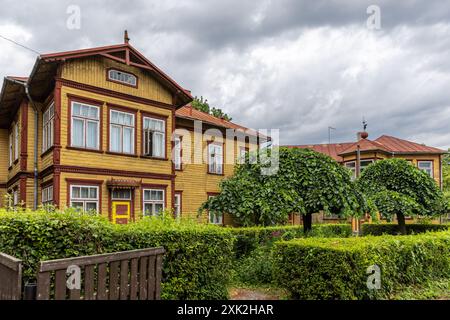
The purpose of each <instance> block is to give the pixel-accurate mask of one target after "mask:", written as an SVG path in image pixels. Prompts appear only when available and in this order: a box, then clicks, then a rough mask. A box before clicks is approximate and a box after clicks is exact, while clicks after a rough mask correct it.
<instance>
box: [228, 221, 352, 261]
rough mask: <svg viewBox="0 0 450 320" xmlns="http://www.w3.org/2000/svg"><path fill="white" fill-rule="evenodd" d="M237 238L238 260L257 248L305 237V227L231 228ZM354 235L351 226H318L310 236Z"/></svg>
mask: <svg viewBox="0 0 450 320" xmlns="http://www.w3.org/2000/svg"><path fill="white" fill-rule="evenodd" d="M229 230H230V231H231V232H232V233H233V234H234V236H235V237H236V242H235V245H234V253H235V255H236V258H240V257H242V256H245V255H247V254H250V253H251V252H252V251H253V250H255V249H256V248H257V247H259V246H262V245H268V244H270V243H272V242H274V241H277V240H281V239H282V240H290V239H294V238H300V237H303V235H304V233H303V227H302V226H301V225H296V226H277V227H248V228H229ZM351 234H352V230H351V225H350V224H317V225H313V230H312V232H311V233H310V234H309V236H313V237H349V236H350V235H351Z"/></svg>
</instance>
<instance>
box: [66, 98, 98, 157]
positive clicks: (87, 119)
mask: <svg viewBox="0 0 450 320" xmlns="http://www.w3.org/2000/svg"><path fill="white" fill-rule="evenodd" d="M75 103H77V104H80V105H81V106H87V107H90V108H95V109H97V111H98V112H97V115H98V117H97V119H93V118H89V116H88V117H83V116H78V115H74V114H73V109H74V108H73V105H74V104H75ZM100 112H101V109H100V107H99V106H94V105H91V104H87V103H83V102H78V101H72V104H71V106H70V114H71V119H70V125H71V127H70V131H71V132H70V146H71V147H75V148H81V149H87V150H100V119H101V115H100ZM74 119H77V120H81V121H83V138H84V139H83V145H81V146H79V145H75V144H74V139H73V137H74V135H73V131H74V125H73V122H74ZM89 122H90V123H96V124H97V147H96V148H91V147H88V146H87V140H88V139H87V133H88V129H87V124H88V123H89Z"/></svg>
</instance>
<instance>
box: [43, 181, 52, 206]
mask: <svg viewBox="0 0 450 320" xmlns="http://www.w3.org/2000/svg"><path fill="white" fill-rule="evenodd" d="M41 202H42V204H44V205H45V204H53V185H50V186H48V187H45V188H42V201H41Z"/></svg>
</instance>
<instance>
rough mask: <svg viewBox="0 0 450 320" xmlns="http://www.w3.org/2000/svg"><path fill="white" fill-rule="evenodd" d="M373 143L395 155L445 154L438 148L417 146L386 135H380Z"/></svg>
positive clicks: (417, 144)
mask: <svg viewBox="0 0 450 320" xmlns="http://www.w3.org/2000/svg"><path fill="white" fill-rule="evenodd" d="M375 141H376V142H378V143H381V144H382V145H384V146H385V147H386V148H388V149H389V150H390V151H391V152H395V153H440V154H442V153H446V151H444V150H441V149H438V148H434V147H429V146H426V145H424V144H419V143H416V142H412V141H408V140H404V139H400V138H395V137H391V136H387V135H382V136H381V137H379V138H378V139H376V140H375Z"/></svg>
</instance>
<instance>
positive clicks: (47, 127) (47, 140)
mask: <svg viewBox="0 0 450 320" xmlns="http://www.w3.org/2000/svg"><path fill="white" fill-rule="evenodd" d="M54 117H55V105H54V103H52V104H51V105H50V106H49V107H48V108H47V110H46V111H45V112H44V115H43V121H42V122H43V124H42V151H43V152H44V151H47V150H48V149H49V148H50V147H51V146H52V145H53V136H54V121H53V119H54Z"/></svg>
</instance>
